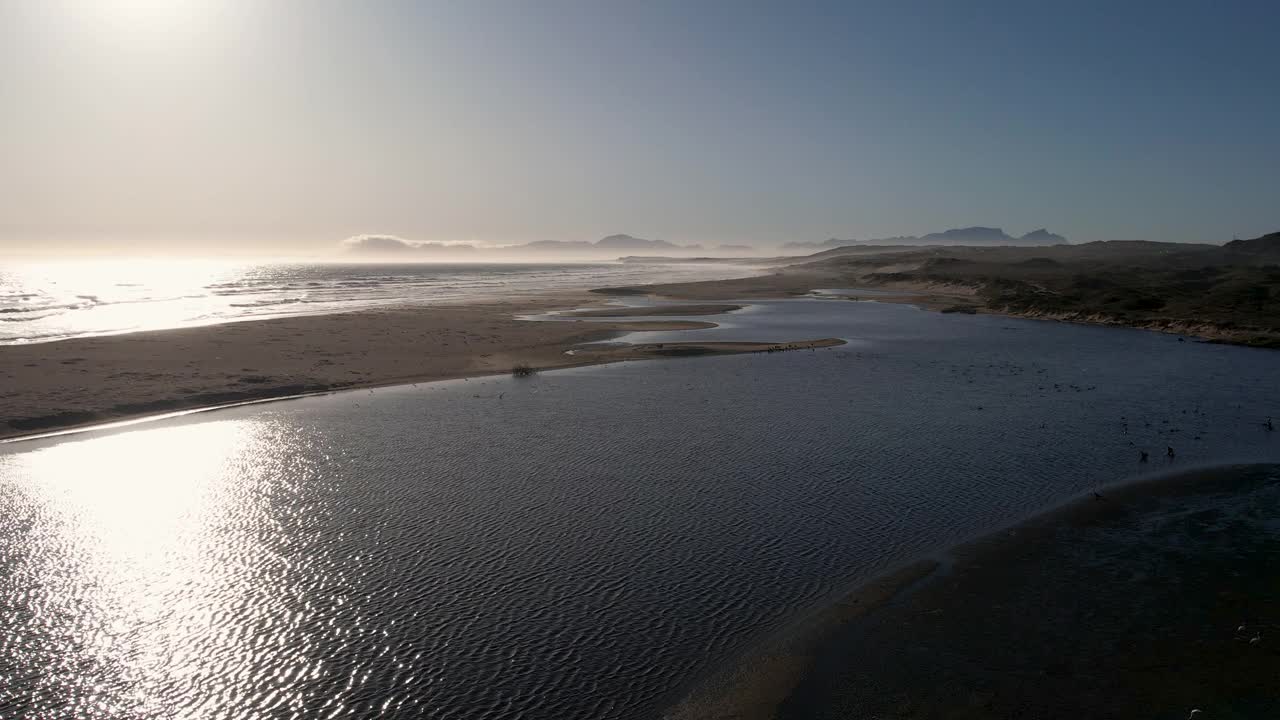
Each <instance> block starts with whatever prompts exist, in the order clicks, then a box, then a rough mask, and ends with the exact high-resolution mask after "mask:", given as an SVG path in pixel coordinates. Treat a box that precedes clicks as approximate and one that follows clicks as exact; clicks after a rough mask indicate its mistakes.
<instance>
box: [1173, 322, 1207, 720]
mask: <svg viewBox="0 0 1280 720" xmlns="http://www.w3.org/2000/svg"><path fill="white" fill-rule="evenodd" d="M1178 339H1179V340H1181V339H1182V338H1178ZM1203 714H1204V713H1203V712H1201V710H1200V708H1195V709H1194V710H1192V711H1191V714H1190V715H1188V716H1187V720H1196V718H1198V717H1200V716H1201V715H1203Z"/></svg>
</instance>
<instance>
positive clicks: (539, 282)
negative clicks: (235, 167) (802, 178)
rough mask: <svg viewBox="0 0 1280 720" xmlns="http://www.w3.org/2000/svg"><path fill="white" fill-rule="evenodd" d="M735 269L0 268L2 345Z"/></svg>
mask: <svg viewBox="0 0 1280 720" xmlns="http://www.w3.org/2000/svg"><path fill="white" fill-rule="evenodd" d="M751 273H752V270H751V269H750V268H745V267H743V266H735V265H725V264H720V265H702V264H697V263H690V264H682V265H661V266H660V265H641V264H622V263H595V264H515V263H507V264H504V263H483V264H479V263H434V264H426V263H416V264H415V263H402V264H386V263H346V264H343V263H237V262H220V261H200V260H192V261H151V262H148V261H136V260H131V261H123V260H122V261H64V262H46V263H27V264H9V265H0V345H6V344H13V343H27V342H49V341H52V340H64V339H67V338H74V337H83V336H86V335H104V334H113V333H125V332H133V331H138V330H155V329H159V328H171V327H183V326H189V325H209V324H214V323H223V322H233V321H236V320H252V319H263V318H270V317H283V316H289V315H316V314H324V313H333V312H343V311H347V310H357V309H360V308H368V307H376V306H382V305H404V304H414V303H439V302H449V301H456V300H462V299H468V298H477V297H485V296H493V295H502V296H503V297H508V298H509V297H511V296H512V295H514V294H519V293H522V292H525V293H527V292H545V291H547V290H563V289H568V288H581V289H585V288H592V287H602V286H609V285H629V284H635V283H646V282H657V281H668V282H670V281H672V280H698V279H715V278H726V277H743V276H746V275H750V274H751Z"/></svg>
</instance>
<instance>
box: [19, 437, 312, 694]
mask: <svg viewBox="0 0 1280 720" xmlns="http://www.w3.org/2000/svg"><path fill="white" fill-rule="evenodd" d="M281 434H282V429H281V428H280V427H279V426H275V425H272V424H270V423H262V422H248V421H219V422H209V423H201V424H198V425H188V426H181V427H173V428H159V429H154V430H151V431H149V432H146V433H123V434H119V435H111V436H107V437H102V438H97V439H94V440H92V441H90V442H68V443H64V444H59V445H52V446H50V447H46V448H42V449H40V450H38V451H35V452H31V453H24V454H20V455H6V456H2V457H0V475H5V476H8V477H10V478H12V487H13V488H14V489H15V490H16V492H17V497H14V496H11V495H5V496H3V497H4V498H6V499H8V500H9V501H10V507H7V508H4V511H5V512H7V513H20V514H22V515H24V516H25V517H24V518H23V521H22V522H20V523H18V524H17V525H18V527H20V528H21V530H22V531H23V532H25V534H26V537H25V542H24V543H23V544H24V545H26V547H27V548H29V550H28V552H27V553H24V554H23V555H22V556H21V557H19V558H17V559H16V563H15V562H14V560H13V559H9V561H8V563H6V565H7V569H8V571H9V572H8V577H7V578H6V584H8V585H10V586H11V587H24V588H25V598H24V599H25V600H26V603H25V606H24V607H22V608H20V610H19V612H18V613H17V618H16V619H17V624H18V628H17V630H18V632H17V633H16V638H15V637H14V635H15V633H14V628H13V627H10V628H8V633H7V634H8V636H9V637H8V638H7V643H6V644H7V647H5V648H4V654H5V655H6V656H7V657H8V658H9V659H10V660H11V661H14V664H16V665H17V666H20V667H22V666H25V667H28V668H44V669H45V671H44V672H42V673H41V676H40V678H39V679H38V680H37V682H36V687H37V688H38V690H37V692H38V693H39V694H40V695H41V696H43V699H42V701H41V702H39V703H38V705H39V706H41V707H45V708H47V709H52V708H60V713H59V714H60V715H62V714H63V713H65V715H66V716H69V717H112V716H130V717H151V716H167V717H175V716H176V717H209V716H212V715H213V713H211V712H210V711H211V710H212V709H214V708H216V707H217V706H218V704H219V702H222V701H225V700H227V699H228V698H227V694H228V693H231V692H232V691H233V690H234V689H236V688H237V687H238V686H240V685H241V683H240V680H239V679H238V678H237V676H238V675H239V674H240V673H242V672H245V671H246V670H248V669H250V668H254V667H259V666H262V665H264V663H267V662H269V663H271V664H273V665H275V666H276V667H278V668H280V669H281V670H283V669H284V668H288V670H287V671H284V672H282V674H281V676H280V677H279V682H278V683H273V685H275V687H274V689H273V690H272V692H274V693H276V694H277V697H276V698H275V699H274V700H273V701H272V702H269V703H264V707H288V706H290V705H294V706H296V705H297V704H298V703H299V698H298V697H297V696H298V694H299V690H298V688H299V687H300V686H299V685H297V684H296V683H295V682H294V680H295V679H296V678H297V677H299V676H302V675H305V674H306V673H307V670H308V666H309V661H308V658H307V657H306V655H305V650H306V646H305V644H298V643H297V642H296V640H297V638H296V637H293V634H292V633H290V632H289V628H288V627H281V626H280V625H281V623H286V624H287V623H288V622H289V621H290V620H291V618H292V616H291V615H290V614H289V613H281V612H279V608H272V607H270V606H271V605H272V604H275V603H277V602H278V601H279V600H280V599H282V598H283V597H285V596H287V595H288V594H289V589H288V588H287V587H285V586H282V585H281V583H282V581H286V580H287V579H288V577H289V574H288V573H282V572H279V571H278V568H275V567H273V566H276V565H278V564H280V563H285V564H287V563H288V562H290V560H288V559H286V558H281V557H272V556H271V555H270V554H269V553H264V548H263V547H261V546H258V545H256V544H255V542H254V541H255V539H257V538H260V537H261V535H262V533H264V532H271V531H272V530H273V528H274V526H275V525H277V524H278V523H279V522H280V520H279V518H277V517H275V515H274V513H273V511H272V504H271V502H270V499H271V496H272V495H273V494H279V493H281V492H286V493H287V492H288V491H289V487H290V484H291V483H292V482H296V481H297V480H298V479H300V478H303V477H305V476H306V475H307V474H308V468H307V467H306V465H305V464H302V465H298V464H291V465H289V466H287V467H286V466H283V465H281V464H280V462H279V460H280V457H281V456H279V455H278V454H275V453H273V452H272V448H273V447H274V446H275V445H277V444H279V443H280V442H283V441H287V440H288V439H287V438H284V437H282V436H281ZM281 481H283V483H282V482H281ZM275 507H276V508H277V509H278V508H279V507H281V505H279V504H277V505H275ZM286 507H287V506H286ZM264 603H265V606H264ZM51 639H56V640H54V641H53V642H50V640H51ZM104 679H108V680H109V683H107V684H100V683H102V681H103V680H104ZM121 682H123V683H127V684H128V685H129V686H130V687H131V692H129V693H126V694H122V693H120V692H119V687H118V686H115V685H116V684H117V683H121ZM6 684H9V685H10V686H12V683H6ZM112 686H115V687H112ZM2 695H3V691H0V696H2ZM175 696H184V697H191V698H205V699H206V701H205V702H202V703H197V704H196V705H193V706H189V707H185V708H174V707H173V706H172V704H171V703H167V702H164V699H165V698H172V697H175ZM63 703H69V704H68V705H63ZM175 710H177V711H178V712H177V714H176V715H175V714H174V711H175Z"/></svg>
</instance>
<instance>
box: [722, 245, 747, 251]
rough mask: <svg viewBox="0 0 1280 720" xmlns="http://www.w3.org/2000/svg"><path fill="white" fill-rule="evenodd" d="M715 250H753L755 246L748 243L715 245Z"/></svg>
mask: <svg viewBox="0 0 1280 720" xmlns="http://www.w3.org/2000/svg"><path fill="white" fill-rule="evenodd" d="M716 250H723V251H725V252H755V250H756V249H755V248H753V247H751V246H750V245H717V246H716Z"/></svg>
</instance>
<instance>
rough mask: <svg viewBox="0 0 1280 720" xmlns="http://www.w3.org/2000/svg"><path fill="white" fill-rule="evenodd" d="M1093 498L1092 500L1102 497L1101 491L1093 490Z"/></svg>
mask: <svg viewBox="0 0 1280 720" xmlns="http://www.w3.org/2000/svg"><path fill="white" fill-rule="evenodd" d="M1093 499H1094V500H1101V499H1102V493H1100V492H1098V491H1097V490H1094V491H1093Z"/></svg>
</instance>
